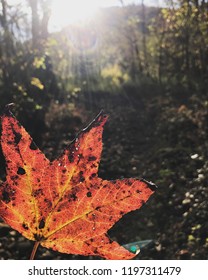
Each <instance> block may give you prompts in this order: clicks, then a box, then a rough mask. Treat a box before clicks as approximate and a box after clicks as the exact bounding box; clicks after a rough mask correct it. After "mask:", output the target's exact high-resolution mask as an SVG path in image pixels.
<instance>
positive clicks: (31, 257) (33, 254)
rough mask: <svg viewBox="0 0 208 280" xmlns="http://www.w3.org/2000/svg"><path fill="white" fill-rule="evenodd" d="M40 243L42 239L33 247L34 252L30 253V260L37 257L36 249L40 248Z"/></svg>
mask: <svg viewBox="0 0 208 280" xmlns="http://www.w3.org/2000/svg"><path fill="white" fill-rule="evenodd" d="M39 244H40V241H36V242H35V244H34V246H33V249H32V253H31V255H30V260H34V257H35V254H36V251H37V249H38V246H39Z"/></svg>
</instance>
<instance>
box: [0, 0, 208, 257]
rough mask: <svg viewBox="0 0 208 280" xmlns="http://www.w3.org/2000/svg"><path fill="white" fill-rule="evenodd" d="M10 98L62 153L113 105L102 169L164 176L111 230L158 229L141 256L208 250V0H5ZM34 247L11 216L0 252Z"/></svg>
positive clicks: (47, 145)
mask: <svg viewBox="0 0 208 280" xmlns="http://www.w3.org/2000/svg"><path fill="white" fill-rule="evenodd" d="M8 103H14V104H15V106H14V108H13V113H14V114H15V116H16V117H17V118H18V119H19V121H20V122H21V123H22V124H23V125H24V127H25V128H26V129H27V131H28V132H29V133H30V134H31V136H32V137H33V139H34V141H35V142H36V144H37V145H38V146H39V148H40V149H42V151H43V152H44V153H45V154H46V155H47V157H48V158H50V159H51V160H52V159H54V158H55V157H56V156H58V155H59V154H60V153H61V151H62V150H63V149H64V148H65V147H66V146H67V145H68V144H69V143H70V141H72V140H73V138H74V137H75V135H76V134H77V133H78V131H79V130H80V129H82V128H83V127H85V126H86V125H87V124H88V122H90V121H91V120H92V119H93V118H94V117H95V116H96V115H97V114H98V113H99V111H100V110H101V109H103V110H104V111H105V113H106V114H108V115H109V121H108V123H107V124H106V126H105V131H104V138H103V142H104V149H103V154H102V160H101V163H100V170H99V174H100V176H101V177H102V178H104V179H116V178H123V177H139V178H140V177H143V178H145V179H147V180H150V181H152V182H154V183H156V184H157V185H158V190H157V191H156V193H155V194H154V195H153V197H152V198H151V199H150V200H149V201H148V203H147V204H146V205H144V206H143V208H142V209H141V210H138V211H135V212H132V213H129V214H127V215H126V216H124V218H122V220H121V221H119V222H118V223H117V224H116V225H115V226H114V227H113V228H112V229H111V230H110V231H109V235H110V236H111V238H112V239H113V240H117V241H118V242H119V243H120V244H127V243H131V242H135V241H139V240H144V239H151V240H152V241H153V242H152V244H151V246H149V247H148V248H146V249H144V250H142V252H141V253H140V255H139V256H138V258H140V259H208V159H207V154H208V141H207V132H208V1H207V0H167V1H165V0H158V1H157V0H155V1H154V0H138V1H130V0H129V1H127V0H126V1H116V0H109V1H108V0H103V1H102V0H101V1H90V0H88V1H78V0H76V1H70V0H67V1H66V0H65V1H64V0H23V1H18V0H8V1H6V0H0V111H1V112H2V111H3V109H4V107H5V105H6V104H8ZM0 179H1V180H5V161H4V157H3V155H2V152H1V153H0ZM32 246H33V242H30V241H29V240H25V239H24V238H23V237H22V236H20V235H19V234H18V233H17V232H15V231H14V230H12V229H10V228H9V227H8V226H7V225H5V224H4V223H3V221H0V259H28V258H29V256H30V252H31V250H32ZM37 258H38V259H64V258H65V259H78V258H83V257H79V256H71V255H64V254H59V253H57V252H53V251H50V250H47V249H44V248H39V250H38V253H37ZM90 258H91V257H89V258H85V259H90Z"/></svg>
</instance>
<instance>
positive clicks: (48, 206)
mask: <svg viewBox="0 0 208 280" xmlns="http://www.w3.org/2000/svg"><path fill="white" fill-rule="evenodd" d="M44 202H45V203H46V204H47V208H51V206H52V202H51V201H50V200H49V199H47V198H44Z"/></svg>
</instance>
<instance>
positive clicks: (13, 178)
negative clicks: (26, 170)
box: [11, 175, 19, 181]
mask: <svg viewBox="0 0 208 280" xmlns="http://www.w3.org/2000/svg"><path fill="white" fill-rule="evenodd" d="M18 178H19V176H17V175H14V176H11V179H12V181H15V180H17V179H18Z"/></svg>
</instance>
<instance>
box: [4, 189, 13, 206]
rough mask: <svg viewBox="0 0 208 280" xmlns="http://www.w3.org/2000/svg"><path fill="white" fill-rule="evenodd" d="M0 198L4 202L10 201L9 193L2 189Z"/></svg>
mask: <svg viewBox="0 0 208 280" xmlns="http://www.w3.org/2000/svg"><path fill="white" fill-rule="evenodd" d="M2 200H3V201H4V202H5V203H9V202H10V201H11V197H10V193H9V192H8V191H7V190H3V192H2Z"/></svg>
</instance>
